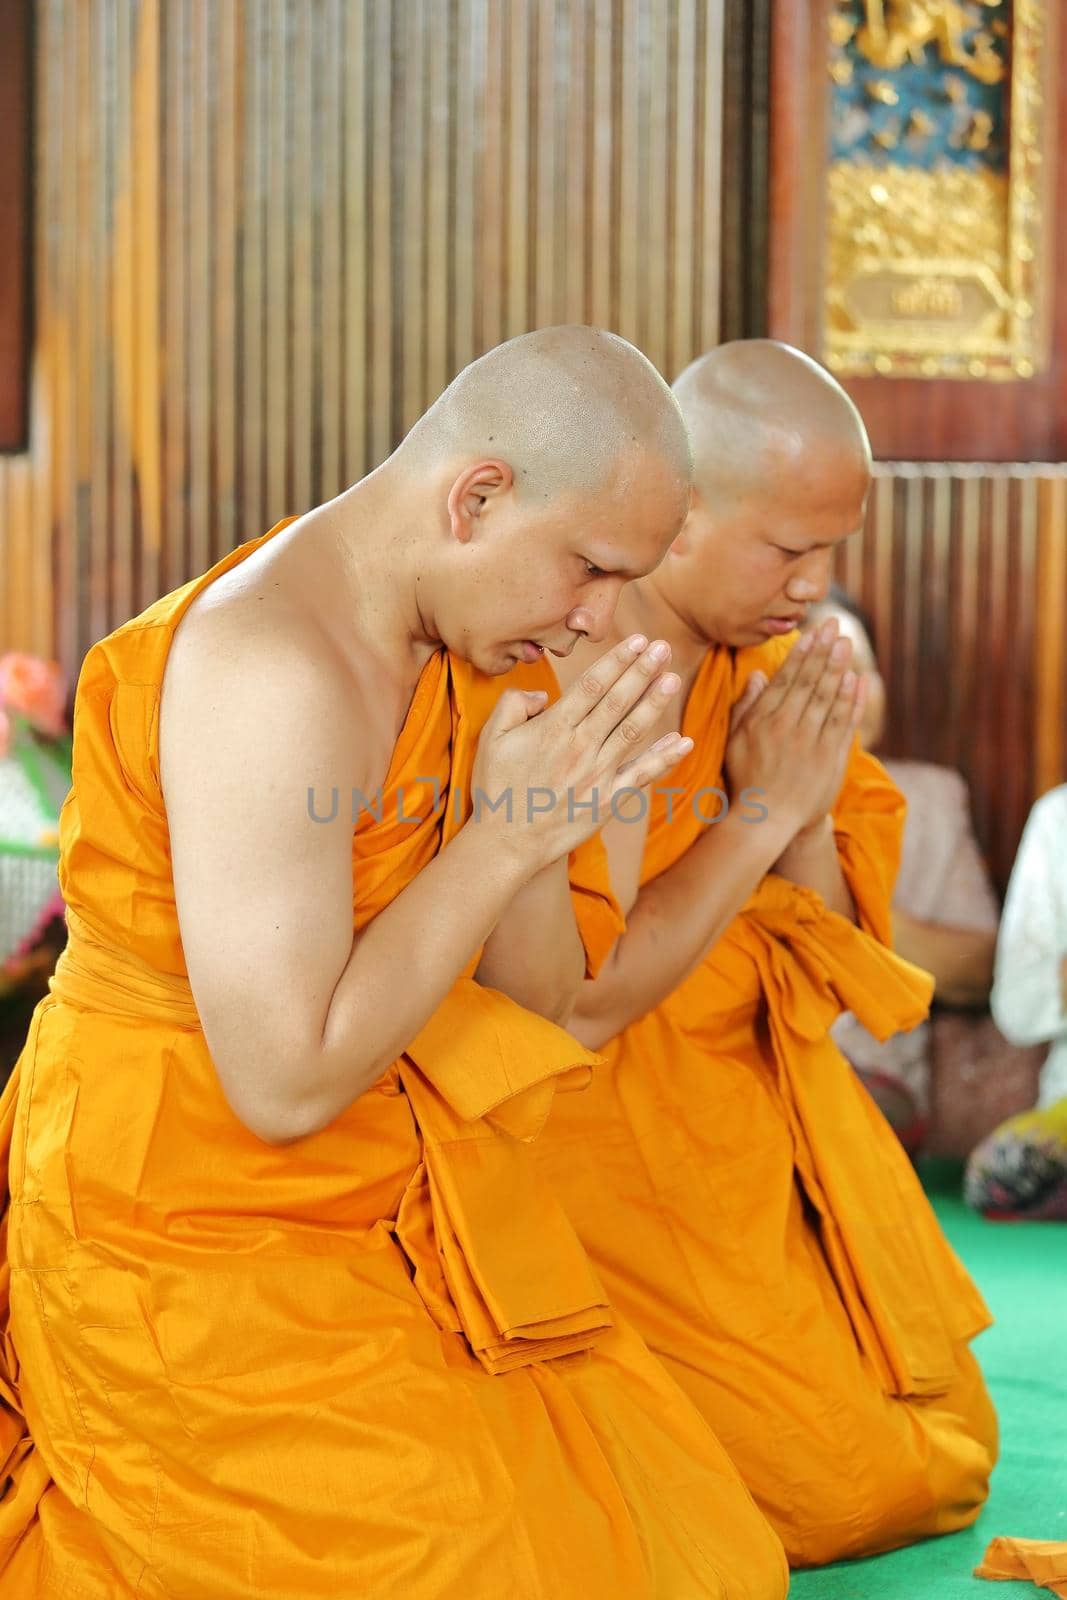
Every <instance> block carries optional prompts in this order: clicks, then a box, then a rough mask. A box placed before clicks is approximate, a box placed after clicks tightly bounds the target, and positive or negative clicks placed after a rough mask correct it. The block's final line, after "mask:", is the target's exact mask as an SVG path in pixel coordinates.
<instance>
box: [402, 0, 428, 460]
mask: <svg viewBox="0 0 1067 1600" xmlns="http://www.w3.org/2000/svg"><path fill="white" fill-rule="evenodd" d="M404 22H405V33H404V49H403V56H404V69H405V70H404V104H403V121H404V126H405V127H406V129H407V138H406V139H405V142H404V165H403V172H402V175H401V183H402V202H403V239H404V266H403V286H402V295H403V311H402V316H401V320H400V339H401V366H400V373H399V379H400V386H401V411H400V415H401V429H402V431H403V432H405V433H406V432H407V430H408V429H409V428H410V427H411V425H412V423H413V422H414V421H415V419H416V418H417V417H418V416H420V415H421V413H422V412H423V411H424V410H425V404H426V402H425V392H426V344H425V331H424V323H423V312H424V308H425V304H426V245H425V239H426V226H425V207H424V204H423V202H424V200H425V195H426V129H425V112H426V106H427V96H426V90H425V83H424V78H425V75H426V70H427V67H426V49H425V46H426V32H427V28H426V6H425V0H411V3H410V4H409V6H408V8H407V11H406V12H405V14H404Z"/></svg>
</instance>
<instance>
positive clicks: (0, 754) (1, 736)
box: [0, 711, 11, 761]
mask: <svg viewBox="0 0 1067 1600" xmlns="http://www.w3.org/2000/svg"><path fill="white" fill-rule="evenodd" d="M10 749H11V724H10V722H9V721H8V720H7V717H6V716H5V714H4V713H3V712H2V711H0V761H3V759H4V757H5V756H6V755H7V753H8V751H9V750H10Z"/></svg>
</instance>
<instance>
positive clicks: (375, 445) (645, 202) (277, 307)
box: [0, 0, 738, 670]
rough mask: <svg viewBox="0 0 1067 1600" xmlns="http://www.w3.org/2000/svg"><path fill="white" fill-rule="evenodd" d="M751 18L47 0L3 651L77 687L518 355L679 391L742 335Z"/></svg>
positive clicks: (428, 1)
mask: <svg viewBox="0 0 1067 1600" xmlns="http://www.w3.org/2000/svg"><path fill="white" fill-rule="evenodd" d="M737 3H738V0H730V4H731V5H736V4H737ZM0 4H3V5H6V6H7V7H8V9H10V7H11V5H12V4H13V0H0ZM723 11H724V0H544V3H542V0H313V3H312V0H227V3H226V4H225V5H204V4H203V3H202V0H166V3H162V0H41V4H40V5H39V6H38V7H37V8H36V16H37V28H36V40H35V47H34V62H35V72H36V108H37V109H36V129H35V139H36V147H37V151H38V159H37V183H36V192H37V197H38V208H37V216H36V223H35V228H36V233H35V240H36V243H35V249H36V263H37V273H36V279H37V281H36V300H35V313H36V338H35V350H34V373H35V377H34V385H33V388H32V417H31V435H30V448H29V450H28V452H27V453H26V454H25V455H23V456H16V457H12V458H10V459H9V460H7V461H0V560H2V563H3V565H2V572H0V648H25V649H32V650H37V651H41V652H44V653H46V654H51V653H53V652H55V653H57V654H58V655H59V657H60V658H61V659H62V661H63V663H64V665H65V666H66V667H67V668H68V669H70V670H74V669H75V668H76V667H77V665H78V663H79V661H80V659H81V656H82V654H83V653H84V651H85V649H86V648H87V646H88V645H89V643H90V642H91V641H92V640H93V639H94V638H95V637H98V636H99V635H100V634H102V633H104V632H106V631H108V629H110V628H111V627H114V626H116V625H117V624H118V623H120V622H121V621H123V620H125V619H126V618H127V617H128V616H130V615H131V614H132V613H135V612H137V611H139V610H141V609H143V608H144V607H145V606H146V605H147V604H149V603H150V602H151V601H152V600H153V599H154V598H155V597H156V596H157V595H159V594H160V593H163V592H165V591H166V590H167V589H169V588H171V587H174V586H175V585H177V584H179V583H181V582H183V581H184V580H185V579H186V578H188V577H190V576H191V575H192V574H193V573H195V572H198V571H201V570H203V568H204V567H205V566H206V565H208V564H209V563H210V562H212V561H214V560H216V559H217V558H218V557H219V556H220V555H221V554H222V553H223V552H225V551H226V550H228V549H231V548H232V547H233V545H234V544H235V543H237V542H239V541H241V540H244V539H248V538H252V537H255V536H257V535H258V534H260V533H262V532H264V531H265V530H266V529H267V528H268V527H269V526H270V525H271V523H272V522H274V521H275V520H277V519H278V518H279V517H282V516H285V515H287V514H289V513H292V512H299V511H302V510H304V509H306V508H307V507H308V506H309V505H311V504H313V503H315V502H317V501H320V500H322V499H325V498H328V497H329V496H331V495H333V494H335V493H337V492H338V491H339V490H340V489H341V488H343V487H344V486H345V485H346V484H347V483H349V482H352V481H353V480H354V479H356V478H358V477H360V476H361V475H362V474H363V473H365V472H366V471H367V470H368V469H369V468H371V467H372V466H374V465H375V464H376V463H377V462H378V461H380V460H381V459H382V458H383V457H384V456H385V455H386V454H387V453H388V452H389V450H390V449H392V447H393V445H394V444H395V443H396V441H397V439H398V438H399V437H400V436H401V435H402V433H403V432H404V430H405V429H406V428H407V427H408V426H410V424H411V422H412V421H413V420H414V418H415V417H416V416H418V415H419V413H420V412H421V411H422V410H424V409H425V407H426V405H427V404H428V403H429V402H430V401H431V400H432V399H433V398H434V397H435V396H436V395H437V394H438V393H439V392H440V390H441V389H442V387H443V386H444V385H445V384H446V383H447V382H448V381H449V379H450V378H451V377H452V376H453V374H454V373H455V372H456V371H457V370H458V368H459V367H460V366H462V365H463V364H464V363H465V362H467V361H468V360H470V359H471V357H472V356H474V355H476V354H478V353H479V352H480V351H481V350H484V349H486V348H488V347H489V346H490V345H492V344H495V343H498V342H499V341H500V340H501V339H503V338H507V337H509V336H511V335H513V334H516V333H521V332H523V331H524V330H526V329H528V328H530V327H533V326H537V325H541V324H544V323H550V322H554V321H581V322H592V323H595V324H598V325H600V326H605V327H611V328H615V329H618V330H619V331H621V332H623V333H625V334H626V335H627V336H628V337H630V338H633V339H635V340H637V341H638V342H639V343H640V344H641V345H642V347H643V348H644V349H645V350H646V351H647V353H648V355H649V356H650V357H651V358H652V360H653V361H655V362H657V363H658V364H659V365H661V366H662V367H663V369H664V370H665V371H666V372H667V373H668V374H670V375H673V374H674V372H675V371H677V370H678V369H680V368H681V367H682V366H684V365H685V364H686V363H687V362H689V361H690V360H691V359H692V358H693V356H695V355H697V354H698V353H699V352H700V351H701V350H704V349H706V348H707V347H708V346H709V345H711V344H713V343H715V342H716V339H717V337H718V317H719V218H720V211H721V200H720V158H719V152H720V144H721V138H720V124H721V116H722V70H723V45H722V33H723Z"/></svg>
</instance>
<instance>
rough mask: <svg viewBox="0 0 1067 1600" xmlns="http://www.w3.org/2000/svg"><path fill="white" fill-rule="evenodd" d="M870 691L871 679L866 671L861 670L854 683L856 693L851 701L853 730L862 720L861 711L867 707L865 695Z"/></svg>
mask: <svg viewBox="0 0 1067 1600" xmlns="http://www.w3.org/2000/svg"><path fill="white" fill-rule="evenodd" d="M870 692H871V680H870V677H869V676H868V674H867V673H866V672H861V673H860V676H859V681H858V682H857V684H856V693H855V696H854V697H853V701H852V728H853V731H855V729H856V728H858V727H859V725H860V723H861V722H862V721H863V713H864V711H865V710H866V709H867V697H868V695H869V694H870Z"/></svg>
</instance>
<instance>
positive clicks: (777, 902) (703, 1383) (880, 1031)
mask: <svg viewBox="0 0 1067 1600" xmlns="http://www.w3.org/2000/svg"><path fill="white" fill-rule="evenodd" d="M790 643H791V641H789V640H785V641H776V642H775V643H774V644H771V645H769V646H765V647H761V648H759V649H748V650H740V651H733V650H728V649H725V648H723V649H712V650H710V651H709V653H708V655H707V657H706V659H705V661H704V662H703V664H702V666H701V668H700V671H699V672H698V674H697V677H696V679H695V680H694V683H693V687H692V690H691V693H690V696H689V699H688V702H687V705H686V709H685V714H684V718H683V731H684V732H685V733H686V734H688V735H690V736H691V737H692V738H693V740H694V749H693V750H692V751H691V752H690V753H689V755H688V756H687V757H686V758H685V760H684V761H683V762H681V763H680V764H679V766H678V767H677V768H676V769H675V771H674V773H673V774H672V778H671V784H672V786H673V788H674V790H675V793H673V794H671V795H668V794H667V793H666V791H665V790H660V791H659V792H656V793H654V796H653V799H652V803H651V806H650V812H649V826H648V834H647V839H646V845H645V851H644V855H643V859H642V867H641V883H642V885H644V884H647V883H649V882H650V881H652V880H653V879H655V878H656V877H658V876H659V875H660V874H661V873H663V872H665V871H666V870H668V869H669V868H670V867H671V866H673V865H674V863H675V862H677V861H678V860H679V859H680V858H681V857H682V856H683V855H684V854H685V852H686V851H687V850H688V849H689V848H690V846H691V845H692V844H693V843H694V842H695V840H696V839H697V838H698V837H699V835H700V834H701V832H702V830H703V828H705V827H706V826H709V825H713V824H709V822H708V821H707V820H706V819H707V818H708V817H710V816H711V815H712V814H713V811H714V809H715V808H713V807H711V806H710V805H709V804H708V802H707V801H706V800H702V799H701V793H700V792H701V790H703V791H704V792H705V793H707V792H709V791H710V790H712V789H714V788H716V787H718V788H720V789H725V783H724V779H723V762H724V755H725V749H726V741H727V736H728V732H729V720H730V712H731V708H732V706H733V704H734V703H735V702H736V700H737V699H738V698H739V696H740V694H741V692H742V689H743V687H744V684H745V682H746V681H747V678H748V676H749V675H750V673H751V672H753V671H755V670H756V669H757V668H759V669H760V670H762V671H763V672H765V673H767V674H773V672H774V671H776V670H777V667H778V666H779V665H780V664H781V661H782V660H783V659H784V656H785V653H786V651H787V649H788V648H789V644H790ZM679 791H680V792H679ZM748 814H751V815H752V816H757V815H758V812H757V810H756V806H755V803H753V806H752V809H751V812H750V813H748ZM903 819H904V805H903V800H902V798H901V796H900V794H899V792H898V791H897V790H896V789H895V787H894V786H893V784H892V783H891V782H890V781H889V779H888V777H887V775H886V773H885V771H884V769H883V768H882V767H881V765H880V764H879V763H878V762H877V761H876V760H875V759H874V758H873V757H872V756H870V755H868V754H866V753H864V752H863V751H861V750H860V749H859V747H858V746H857V747H856V748H855V749H854V751H853V754H852V756H851V758H850V761H849V765H848V771H847V776H846V780H845V783H844V786H843V788H842V791H841V794H840V796H839V799H838V802H837V805H836V807H835V809H834V830H835V837H836V842H837V848H838V853H839V858H840V861H841V865H842V869H843V873H844V876H845V879H846V881H847V883H848V886H849V888H850V890H851V892H852V896H853V899H854V901H855V905H856V909H857V914H858V926H857V925H854V924H853V923H852V922H850V921H848V920H847V919H846V918H844V917H842V916H839V915H838V914H837V913H835V912H833V911H831V910H829V909H828V908H827V906H826V905H825V904H824V902H823V901H822V899H821V897H820V896H819V895H818V894H816V893H815V892H814V891H813V890H810V889H808V888H804V887H801V886H798V885H795V884H793V883H791V882H789V881H788V880H786V879H785V878H783V877H780V876H777V875H776V874H774V873H770V874H768V875H767V876H766V878H764V879H763V881H762V882H761V884H760V885H759V886H758V887H757V889H756V890H755V892H754V893H753V895H752V896H751V898H750V899H749V901H748V902H747V904H746V905H745V906H744V908H743V909H742V911H741V913H740V914H739V915H738V916H737V917H736V918H735V919H734V921H733V923H732V924H731V925H730V926H729V928H728V929H727V930H726V932H725V933H724V934H723V935H722V937H721V938H720V939H719V940H718V942H717V943H716V944H715V945H714V946H713V948H712V949H711V950H710V951H709V952H708V953H707V954H706V956H705V957H704V959H703V960H702V961H701V962H700V963H699V964H698V966H697V967H696V968H695V970H694V971H693V972H691V973H690V974H689V975H688V976H687V977H686V978H685V979H684V980H683V981H682V982H681V983H680V984H679V985H678V987H677V988H676V989H675V990H674V992H673V993H672V994H671V995H669V996H668V997H667V998H666V999H665V1000H664V1001H663V1002H662V1003H661V1004H660V1005H659V1006H657V1007H656V1008H655V1009H654V1010H653V1011H652V1012H650V1013H648V1014H647V1015H646V1016H644V1017H642V1018H640V1019H639V1020H637V1021H636V1022H634V1023H633V1024H632V1025H631V1026H629V1027H628V1028H626V1029H625V1030H624V1031H623V1033H622V1034H621V1035H620V1036H619V1037H618V1038H616V1039H614V1040H612V1041H611V1042H610V1043H609V1044H608V1045H606V1046H604V1047H602V1053H603V1055H604V1056H605V1060H606V1064H605V1066H603V1067H600V1068H598V1069H597V1070H596V1072H595V1073H594V1076H593V1081H592V1084H591V1087H590V1089H589V1090H588V1091H587V1092H586V1093H584V1094H575V1095H565V1096H561V1097H560V1098H559V1099H558V1100H557V1102H556V1104H555V1105H554V1107H553V1111H552V1116H551V1118H550V1122H549V1126H548V1128H547V1130H546V1136H545V1138H544V1139H543V1140H542V1141H541V1142H540V1144H539V1146H538V1153H539V1158H540V1160H541V1162H542V1165H543V1168H544V1170H545V1172H546V1173H547V1174H548V1176H549V1177H550V1179H551V1181H552V1183H553V1186H554V1187H555V1188H556V1189H557V1191H558V1193H559V1194H560V1195H561V1197H562V1198H563V1200H564V1202H565V1204H566V1206H567V1209H568V1211H569V1212H570V1215H571V1218H572V1220H573V1221H574V1223H575V1224H576V1226H577V1228H578V1231H579V1234H580V1235H581V1237H582V1240H583V1242H584V1243H585V1244H586V1246H587V1247H588V1249H589V1251H590V1254H591V1255H592V1257H593V1260H594V1262H595V1264H596V1265H597V1267H598V1268H599V1269H600V1271H601V1274H602V1276H603V1278H604V1281H605V1283H606V1285H607V1288H608V1293H609V1296H610V1299H611V1302H612V1304H613V1305H614V1306H615V1307H617V1309H618V1310H619V1311H621V1312H622V1313H623V1314H625V1315H626V1316H627V1317H628V1318H629V1319H630V1320H631V1321H632V1322H633V1323H634V1324H635V1326H636V1327H637V1328H638V1330H639V1331H640V1332H641V1334H642V1335H643V1337H644V1338H645V1339H646V1341H647V1342H648V1344H649V1346H650V1347H651V1348H652V1349H653V1351H654V1352H655V1353H657V1354H658V1355H660V1356H661V1358H662V1359H664V1361H665V1362H666V1364H667V1366H668V1368H669V1370H670V1371H672V1372H673V1373H674V1376H675V1377H676V1378H677V1379H678V1381H679V1383H680V1384H681V1386H682V1387H683V1388H685V1389H686V1391H687V1392H688V1393H689V1394H690V1396H691V1397H692V1398H693V1399H694V1401H695V1402H696V1404H697V1405H698V1406H699V1408H700V1410H701V1411H702V1413H703V1414H704V1416H705V1417H707V1418H708V1420H709V1421H710V1422H711V1423H712V1425H713V1427H714V1428H715V1429H716V1431H717V1432H718V1433H719V1436H720V1438H721V1439H722V1441H723V1443H724V1444H725V1445H726V1448H727V1449H728V1451H729V1452H730V1454H731V1456H732V1458H733V1459H734V1461H735V1462H736V1464H737V1466H738V1468H739V1470H740V1471H741V1473H742V1476H743V1477H744V1478H745V1481H746V1483H747V1484H748V1485H749V1487H750V1488H751V1489H752V1491H753V1493H754V1495H755V1497H756V1500H757V1502H758V1503H759V1504H760V1506H761V1507H762V1509H763V1510H764V1511H765V1512H766V1513H767V1515H768V1517H769V1518H770V1520H771V1521H772V1523H773V1524H774V1526H775V1528H776V1529H777V1531H778V1532H779V1534H780V1535H781V1536H782V1539H783V1542H784V1544H785V1547H786V1551H787V1554H788V1555H789V1557H790V1560H791V1562H793V1563H794V1564H796V1565H807V1564H813V1563H817V1562H822V1561H828V1560H834V1559H838V1558H841V1557H844V1556H851V1555H858V1554H864V1553H868V1552H870V1551H873V1550H877V1549H885V1548H889V1547H891V1546H893V1545H898V1544H903V1543H907V1542H908V1541H909V1540H911V1539H916V1538H919V1537H922V1536H923V1535H925V1534H929V1533H934V1532H941V1531H946V1530H948V1529H949V1528H953V1527H959V1526H961V1525H963V1524H965V1523H967V1522H969V1521H971V1520H973V1518H974V1517H975V1516H976V1515H977V1513H978V1510H979V1508H980V1506H981V1504H982V1502H983V1500H984V1499H985V1496H986V1493H987V1485H988V1477H989V1472H990V1470H991V1467H992V1464H993V1460H994V1458H995V1452H996V1428H995V1419H994V1417H993V1413H992V1409H991V1406H990V1404H989V1401H988V1397H987V1395H986V1393H985V1390H984V1387H983V1385H982V1381H981V1377H980V1374H979V1373H978V1369H977V1366H976V1364H975V1363H974V1360H973V1357H972V1356H971V1354H970V1352H969V1351H968V1350H967V1348H966V1342H967V1341H968V1340H969V1339H970V1338H972V1337H973V1336H974V1335H975V1334H976V1333H978V1332H979V1331H980V1330H981V1329H982V1328H984V1327H985V1326H987V1325H988V1322H989V1320H990V1319H989V1314H988V1311H987V1309H986V1307H985V1305H984V1303H983V1301H982V1299H981V1296H980V1295H979V1293H978V1291H977V1289H976V1288H975V1286H974V1284H973V1283H972V1282H971V1280H970V1278H969V1277H968V1275H967V1274H966V1272H965V1271H964V1269H963V1267H962V1265H961V1264H960V1262H959V1261H958V1259H957V1258H956V1256H955V1255H954V1253H953V1252H952V1250H951V1249H950V1247H949V1245H948V1243H947V1242H946V1240H945V1239H944V1236H943V1235H942V1233H941V1230H940V1227H939V1226H938V1223H937V1221H936V1218H935V1217H934V1214H933V1212H932V1210H931V1208H930V1206H929V1204H928V1202H927V1200H926V1197H925V1195H924V1194H923V1192H922V1189H921V1188H920V1185H919V1183H918V1180H917V1178H916V1176H915V1173H914V1171H913V1169H912V1167H911V1164H910V1162H909V1161H908V1159H907V1157H906V1156H905V1154H904V1152H903V1150H902V1149H901V1147H900V1146H899V1144H898V1142H897V1140H896V1138H895V1136H894V1135H893V1133H892V1131H891V1130H890V1128H889V1126H888V1124H887V1123H886V1122H885V1121H884V1119H883V1118H882V1116H881V1115H880V1113H879V1112H878V1110H877V1109H876V1107H875V1106H874V1104H873V1102H872V1101H871V1099H870V1097H869V1096H868V1095H867V1093H866V1091H865V1090H864V1088H863V1087H862V1085H861V1083H860V1082H859V1080H858V1078H857V1077H856V1075H855V1073H854V1072H853V1071H852V1070H851V1068H850V1067H849V1065H848V1063H847V1062H846V1061H845V1059H844V1057H843V1056H842V1055H841V1053H840V1051H839V1050H838V1049H837V1047H836V1045H835V1044H834V1043H833V1041H832V1040H831V1038H830V1036H829V1030H830V1027H831V1025H832V1023H833V1022H834V1020H835V1018H836V1017H837V1016H838V1015H839V1014H840V1013H841V1012H842V1011H843V1010H851V1011H852V1012H854V1013H855V1015H856V1016H858V1017H860V1019H861V1020H862V1021H863V1023H864V1024H865V1025H866V1026H867V1027H868V1028H869V1029H870V1030H871V1032H872V1033H874V1034H876V1035H877V1036H878V1037H879V1038H886V1037H888V1036H889V1035H890V1034H892V1033H894V1032H896V1031H897V1030H899V1029H904V1028H910V1027H914V1026H915V1025H916V1024H917V1023H918V1022H919V1021H920V1020H921V1018H922V1017H923V1016H924V1015H925V1013H926V1010H927V1008H928V1005H929V1000H930V995H931V991H932V982H931V980H930V978H929V976H928V975H927V974H925V973H922V972H920V971H919V970H918V969H917V968H914V967H912V966H909V965H908V964H907V963H906V962H904V961H903V960H901V959H900V958H899V957H897V956H896V955H894V954H893V952H892V951H891V949H890V948H889V941H890V937H891V922H890V913H889V906H890V898H891V894H892V888H893V882H894V878H895V874H896V870H897V866H898V863H899V855H900V840H901V832H902V827H903ZM752 826H754V827H755V826H759V822H758V821H753V822H752ZM579 1149H580V1150H581V1151H582V1152H583V1157H582V1159H581V1161H579V1160H578V1159H577V1151H578V1150H579Z"/></svg>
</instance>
